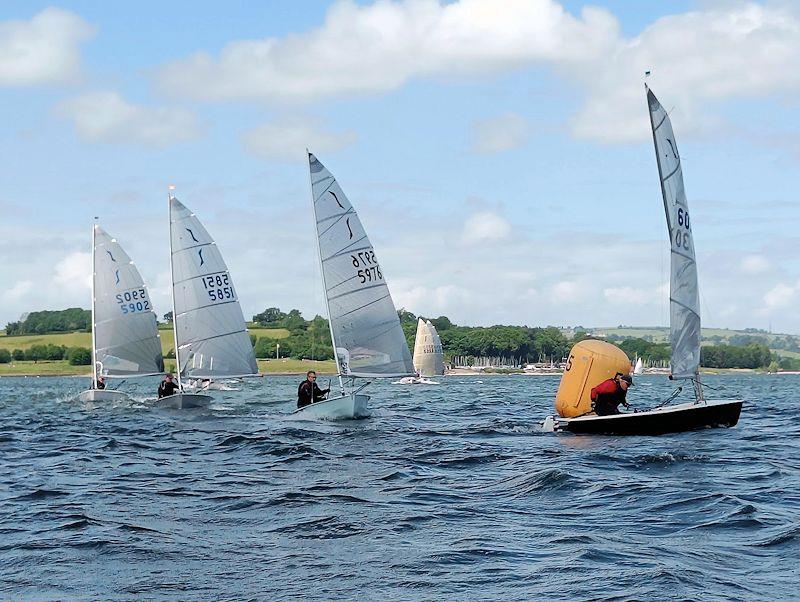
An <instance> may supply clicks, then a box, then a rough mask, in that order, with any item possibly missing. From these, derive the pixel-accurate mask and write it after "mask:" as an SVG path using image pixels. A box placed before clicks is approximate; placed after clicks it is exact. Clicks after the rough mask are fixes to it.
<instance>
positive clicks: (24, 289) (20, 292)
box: [2, 280, 34, 303]
mask: <svg viewBox="0 0 800 602" xmlns="http://www.w3.org/2000/svg"><path fill="white" fill-rule="evenodd" d="M33 288H34V287H33V282H32V281H31V280H19V281H18V282H15V283H14V285H13V286H12V287H11V288H9V289H7V290H5V291H3V295H2V299H3V302H4V303H17V302H19V301H21V300H22V299H25V298H26V297H27V295H28V293H30V292H31V291H32V290H33Z"/></svg>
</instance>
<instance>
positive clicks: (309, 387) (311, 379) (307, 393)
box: [297, 370, 330, 409]
mask: <svg viewBox="0 0 800 602" xmlns="http://www.w3.org/2000/svg"><path fill="white" fill-rule="evenodd" d="M316 381H317V373H316V372H314V371H313V370H309V371H308V372H306V379H305V380H304V381H303V382H301V383H300V386H299V387H297V408H298V409H300V408H304V407H306V406H307V405H311V404H312V403H316V402H318V401H322V400H323V399H325V396H326V395H327V394H328V393H330V389H320V388H319V387H318V386H317V382H316Z"/></svg>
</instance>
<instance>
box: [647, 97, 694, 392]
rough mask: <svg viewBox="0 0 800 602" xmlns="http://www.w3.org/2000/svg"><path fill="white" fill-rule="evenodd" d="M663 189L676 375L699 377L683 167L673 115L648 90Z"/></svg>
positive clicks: (673, 367)
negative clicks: (667, 231)
mask: <svg viewBox="0 0 800 602" xmlns="http://www.w3.org/2000/svg"><path fill="white" fill-rule="evenodd" d="M647 103H648V106H649V108H650V123H651V126H652V129H653V141H654V143H655V150H656V160H657V163H658V173H659V177H660V179H661V192H662V196H663V198H664V210H665V212H666V216H667V228H668V230H669V236H670V241H671V244H670V250H671V253H670V269H671V274H670V298H669V300H670V340H671V343H672V376H673V378H695V377H696V376H697V374H698V370H699V366H700V296H699V293H698V286H697V264H696V263H695V254H694V238H693V236H692V228H691V220H690V218H689V206H688V205H687V203H686V192H685V190H684V187H683V170H682V169H681V159H680V154H679V153H678V146H677V144H676V142H675V135H674V133H673V131H672V123H671V122H670V119H669V115H667V112H666V111H665V110H664V108H663V107H662V106H661V103H660V102H659V101H658V99H657V98H656V97H655V95H654V94H653V93H652V92H651V91H650V89H648V90H647Z"/></svg>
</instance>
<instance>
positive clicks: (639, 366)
mask: <svg viewBox="0 0 800 602" xmlns="http://www.w3.org/2000/svg"><path fill="white" fill-rule="evenodd" d="M642 372H644V363H643V362H642V358H640V357H637V358H636V365H635V366H634V368H633V373H634V374H641V373H642Z"/></svg>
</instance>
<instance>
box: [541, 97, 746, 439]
mask: <svg viewBox="0 0 800 602" xmlns="http://www.w3.org/2000/svg"><path fill="white" fill-rule="evenodd" d="M645 89H646V91H647V105H648V108H649V112H650V125H651V128H652V132H653V143H654V145H655V151H656V163H657V165H658V174H659V179H660V181H661V195H662V198H663V201H664V211H665V213H666V218H667V229H668V231H669V237H670V270H671V275H670V295H669V300H670V319H669V322H670V342H671V346H672V357H671V361H670V368H671V374H670V377H669V378H670V379H671V380H688V381H690V382H691V383H692V386H693V389H694V395H695V401H693V402H687V403H682V404H675V405H668V404H669V401H670V400H671V398H670V399H669V400H667V401H666V402H664V403H662V404H661V405H660V406H659V407H656V408H655V409H653V410H648V411H644V412H630V413H625V414H614V415H611V416H597V415H594V414H588V415H581V416H576V417H574V418H562V417H558V416H550V417H548V418H547V419H546V420H545V421H544V423H543V425H542V428H543V430H547V431H568V432H571V433H583V434H607V435H660V434H664V433H675V432H682V431H689V430H696V429H703V428H710V427H731V426H735V425H736V423H737V422H738V421H739V414H740V413H741V410H742V400H740V399H736V400H706V399H705V397H704V395H703V388H702V384H701V383H700V294H699V288H698V281H697V265H696V263H695V253H694V236H693V235H692V228H691V220H690V218H689V206H688V203H687V201H686V192H685V190H684V185H683V171H682V169H681V160H680V155H679V153H678V146H677V143H676V142H675V135H674V133H673V131H672V123H671V121H670V118H669V115H668V114H667V112H666V111H665V110H664V108H663V107H662V106H661V103H660V102H659V101H658V99H657V98H656V96H655V94H653V92H652V91H651V90H650V89H649V88H648V87H647V86H646V85H645ZM566 374H567V373H566V372H565V375H566ZM679 391H680V389H679V390H678V392H679ZM676 393H677V392H676Z"/></svg>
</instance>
